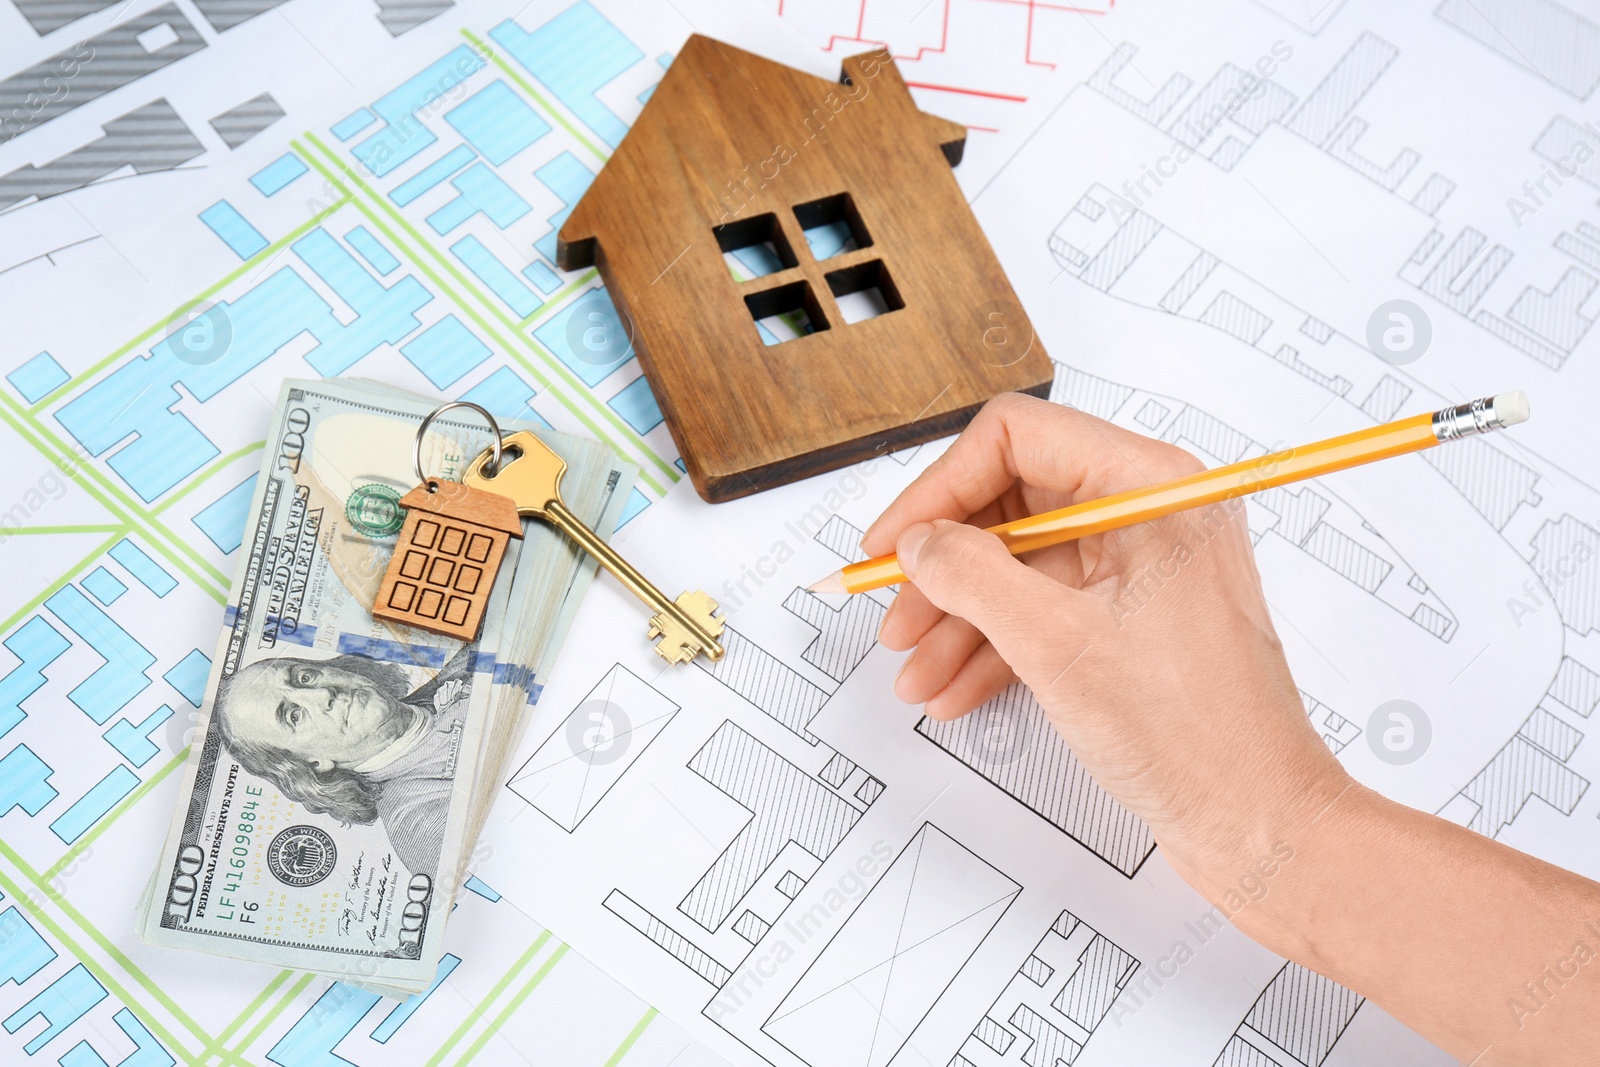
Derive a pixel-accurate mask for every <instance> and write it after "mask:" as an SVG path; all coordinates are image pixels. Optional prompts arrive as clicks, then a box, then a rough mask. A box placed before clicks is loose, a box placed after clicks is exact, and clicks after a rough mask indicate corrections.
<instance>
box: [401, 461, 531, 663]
mask: <svg viewBox="0 0 1600 1067" xmlns="http://www.w3.org/2000/svg"><path fill="white" fill-rule="evenodd" d="M400 506H401V507H403V508H405V509H406V520H405V524H404V525H403V526H401V527H400V536H399V538H398V540H396V542H395V546H394V555H393V556H392V557H391V558H390V560H389V568H388V569H387V570H386V571H384V573H383V582H382V584H381V585H379V586H378V596H377V599H376V602H375V603H374V604H373V607H372V614H373V617H374V618H378V619H382V620H384V621H385V622H394V623H400V624H402V625H405V626H415V627H417V628H418V629H419V630H427V631H428V632H429V633H435V634H443V635H444V636H446V637H454V638H457V639H459V640H462V641H475V640H477V638H478V631H479V630H480V629H481V628H482V627H483V612H484V609H485V608H486V607H487V606H488V604H489V593H490V590H492V589H493V588H494V580H495V576H496V575H497V574H499V573H500V564H501V562H502V560H504V558H505V552H506V545H507V544H508V543H509V542H510V540H511V538H513V537H518V538H520V537H521V536H522V520H521V519H520V518H518V517H517V508H516V505H515V504H513V503H512V502H511V501H510V500H509V499H507V498H506V497H503V496H500V495H499V494H498V493H490V492H485V491H483V490H481V489H472V488H469V487H467V486H465V485H462V484H461V483H460V482H447V481H437V480H430V481H428V482H425V483H423V484H422V485H419V486H417V488H415V489H413V490H411V492H409V493H407V494H406V495H405V496H403V497H401V498H400Z"/></svg>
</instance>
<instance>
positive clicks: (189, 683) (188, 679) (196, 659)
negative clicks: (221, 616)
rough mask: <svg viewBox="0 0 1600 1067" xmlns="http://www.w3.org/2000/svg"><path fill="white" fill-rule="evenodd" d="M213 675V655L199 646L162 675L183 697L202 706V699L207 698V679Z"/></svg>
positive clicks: (197, 705)
mask: <svg viewBox="0 0 1600 1067" xmlns="http://www.w3.org/2000/svg"><path fill="white" fill-rule="evenodd" d="M210 676H211V657H209V656H207V655H206V654H205V653H204V652H201V651H200V650H199V649H198V648H197V649H194V650H192V651H191V652H190V653H189V654H188V655H187V656H185V657H183V659H181V660H179V661H178V662H177V664H175V665H174V666H173V668H172V669H171V670H170V671H168V672H167V673H166V674H163V675H162V676H161V677H163V678H165V679H166V680H167V683H168V684H169V685H171V686H172V688H174V689H176V690H177V691H178V692H179V693H181V694H182V695H183V699H185V700H187V701H188V702H189V703H191V704H193V705H194V706H195V707H197V708H198V707H199V706H200V701H201V700H203V699H205V695H206V679H207V678H209V677H210Z"/></svg>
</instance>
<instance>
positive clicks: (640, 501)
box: [617, 486, 650, 530]
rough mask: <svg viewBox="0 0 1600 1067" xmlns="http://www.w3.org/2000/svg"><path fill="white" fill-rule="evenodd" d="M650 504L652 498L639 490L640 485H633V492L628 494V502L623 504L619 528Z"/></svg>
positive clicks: (618, 523) (618, 522)
mask: <svg viewBox="0 0 1600 1067" xmlns="http://www.w3.org/2000/svg"><path fill="white" fill-rule="evenodd" d="M649 506H650V498H649V497H647V496H645V495H644V494H643V493H641V492H640V491H639V487H638V486H634V487H633V492H631V493H629V494H628V502H627V503H626V504H624V505H622V516H621V518H619V519H617V529H619V530H620V529H622V528H623V527H624V526H626V525H628V522H629V521H630V520H631V519H632V518H633V517H634V516H635V515H637V514H639V512H641V511H643V510H644V509H645V508H647V507H649Z"/></svg>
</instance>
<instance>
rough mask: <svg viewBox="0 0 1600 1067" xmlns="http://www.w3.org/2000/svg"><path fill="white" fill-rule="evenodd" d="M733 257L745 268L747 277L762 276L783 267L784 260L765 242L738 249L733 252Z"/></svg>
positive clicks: (773, 272) (774, 272)
mask: <svg viewBox="0 0 1600 1067" xmlns="http://www.w3.org/2000/svg"><path fill="white" fill-rule="evenodd" d="M733 258H734V259H736V260H738V261H739V265H740V266H741V267H743V268H744V271H745V277H747V278H762V277H765V276H766V275H768V274H776V273H777V272H778V271H780V270H782V269H783V260H781V259H779V258H778V257H777V256H776V255H775V254H774V253H773V252H772V250H771V249H770V248H768V247H767V246H766V245H764V244H759V245H751V246H750V247H748V248H741V249H738V250H737V251H735V252H734V253H733Z"/></svg>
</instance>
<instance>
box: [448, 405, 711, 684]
mask: <svg viewBox="0 0 1600 1067" xmlns="http://www.w3.org/2000/svg"><path fill="white" fill-rule="evenodd" d="M501 449H502V452H503V457H502V459H501V461H500V465H499V467H498V469H494V468H493V467H492V465H491V460H492V459H493V455H492V454H491V453H490V452H488V451H485V452H484V453H483V454H482V455H480V456H479V457H478V458H477V459H475V460H473V461H472V465H471V466H470V467H468V468H467V470H466V473H465V474H464V475H462V478H461V480H462V482H463V483H465V484H466V485H468V486H470V487H471V488H473V489H482V490H487V491H488V492H491V493H498V494H499V495H501V496H504V497H508V498H509V499H510V500H511V502H512V503H513V504H515V505H516V508H517V513H518V514H519V515H526V516H528V517H529V518H534V519H543V520H544V521H545V522H548V523H549V524H550V525H552V526H554V527H555V528H556V529H558V530H560V531H561V532H562V533H564V534H566V535H567V536H568V537H570V538H572V539H573V540H574V541H576V542H577V543H578V547H580V548H582V549H583V550H584V551H585V552H587V553H589V555H591V556H593V557H594V558H595V559H597V560H599V561H600V565H601V566H602V567H604V568H605V569H606V570H608V571H610V572H611V573H612V574H613V575H614V576H615V577H616V579H617V581H619V582H621V583H622V584H623V585H624V586H626V587H627V588H628V589H629V590H630V591H631V592H632V593H633V595H634V596H636V597H638V598H639V599H640V600H643V601H644V602H645V603H646V604H648V605H649V606H650V609H651V611H653V612H654V615H653V616H652V617H651V619H650V632H649V635H648V636H649V637H651V638H660V640H659V641H657V643H656V651H657V652H659V653H660V654H661V657H662V658H663V659H665V660H666V661H667V662H668V663H688V662H689V661H690V660H692V659H694V658H695V656H697V655H699V654H700V653H702V652H704V653H705V654H706V655H707V656H708V657H710V658H711V659H713V660H719V659H721V658H722V643H721V642H720V641H718V640H717V638H719V637H721V636H722V625H723V624H722V619H721V617H719V616H718V615H717V614H716V611H717V602H716V601H715V600H712V599H711V598H710V597H709V596H707V595H706V594H705V593H703V592H700V591H699V590H693V591H691V592H687V593H684V594H682V595H681V596H679V597H678V599H677V600H668V599H667V596H666V594H665V593H663V592H662V591H661V590H659V589H657V588H656V587H655V586H654V585H652V584H650V581H649V580H648V579H647V578H645V576H644V575H642V574H640V573H639V572H638V571H637V570H635V569H634V568H633V566H632V565H631V564H629V563H628V561H627V560H625V559H623V558H622V557H621V556H619V555H617V553H616V552H615V551H613V550H612V548H611V546H610V545H608V544H606V543H605V542H604V541H602V540H601V539H600V536H599V535H598V534H596V533H595V532H594V531H593V530H591V529H589V527H587V526H585V525H584V524H583V521H582V520H581V519H579V518H578V517H577V516H576V515H574V514H573V513H572V512H571V511H569V510H567V506H566V505H565V504H563V503H562V502H561V476H562V475H563V474H565V473H566V471H567V463H566V460H564V459H562V458H561V457H560V456H558V455H556V454H555V453H554V452H552V451H551V450H550V446H549V445H547V444H545V443H544V442H543V441H541V440H539V438H537V437H535V436H534V435H533V434H531V433H529V432H528V431H527V430H519V431H518V432H516V433H514V434H510V435H508V436H507V437H506V438H505V439H504V440H503V441H502V442H501ZM486 468H488V469H493V470H494V473H493V474H490V473H488V471H487V470H486Z"/></svg>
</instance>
